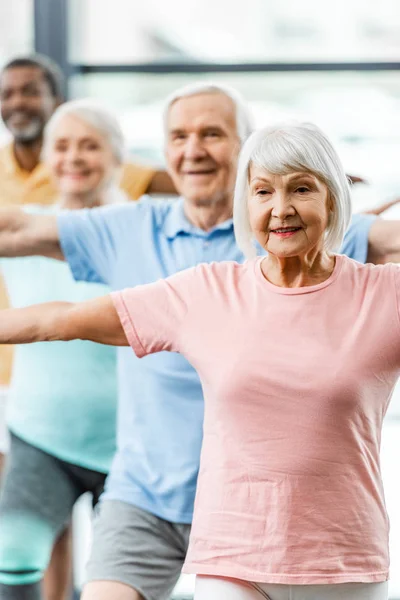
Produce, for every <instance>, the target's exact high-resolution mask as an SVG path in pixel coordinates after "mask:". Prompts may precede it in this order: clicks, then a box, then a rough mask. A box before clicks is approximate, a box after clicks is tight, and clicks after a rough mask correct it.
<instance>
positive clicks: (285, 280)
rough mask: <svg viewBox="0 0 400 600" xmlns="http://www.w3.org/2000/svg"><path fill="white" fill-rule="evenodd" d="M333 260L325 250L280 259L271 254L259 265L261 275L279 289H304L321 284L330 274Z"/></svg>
mask: <svg viewBox="0 0 400 600" xmlns="http://www.w3.org/2000/svg"><path fill="white" fill-rule="evenodd" d="M334 267H335V258H334V257H333V256H331V255H329V254H328V253H327V252H326V251H325V250H317V251H313V252H311V253H308V254H307V255H306V256H294V257H290V258H282V257H278V256H275V255H273V254H268V256H267V257H266V258H265V259H264V260H263V262H262V263H261V269H262V272H263V275H264V277H265V278H266V279H268V281H270V282H271V283H273V284H274V285H276V286H279V287H289V288H295V287H306V286H310V285H317V284H319V283H322V282H323V281H325V280H326V279H328V277H329V276H330V275H331V274H332V271H333V269H334Z"/></svg>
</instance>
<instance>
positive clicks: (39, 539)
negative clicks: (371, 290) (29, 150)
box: [0, 101, 127, 600]
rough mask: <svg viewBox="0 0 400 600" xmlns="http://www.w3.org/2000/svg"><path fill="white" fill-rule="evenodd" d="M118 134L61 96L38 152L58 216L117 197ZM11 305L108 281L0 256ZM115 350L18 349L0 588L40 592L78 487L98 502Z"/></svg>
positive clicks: (0, 499)
mask: <svg viewBox="0 0 400 600" xmlns="http://www.w3.org/2000/svg"><path fill="white" fill-rule="evenodd" d="M123 148H124V143H123V136H122V132H121V130H120V127H119V124H118V122H117V120H116V119H115V118H114V116H113V115H111V114H110V113H109V112H108V111H105V110H104V109H103V108H100V107H99V106H97V105H94V104H91V103H89V102H87V101H74V102H68V103H66V104H64V105H63V106H62V107H60V108H59V109H58V110H57V111H56V113H55V114H54V116H53V117H52V119H51V121H50V122H49V124H48V127H47V131H46V137H45V146H44V154H45V159H46V162H47V163H48V165H49V166H50V169H51V172H52V175H53V177H54V179H55V183H56V184H57V188H58V190H59V198H58V201H57V202H56V204H55V205H54V206H52V207H38V206H36V207H30V208H29V209H27V210H29V212H30V213H34V214H49V213H50V214H51V213H54V214H58V213H60V212H64V211H66V210H69V209H80V208H92V207H95V206H101V205H104V204H110V203H115V202H120V201H121V202H123V201H126V200H127V197H126V196H125V195H124V193H123V192H121V191H120V190H119V189H118V188H117V178H118V174H119V171H120V166H121V165H122V161H123ZM1 269H2V273H3V276H4V278H5V281H6V285H7V290H8V295H9V298H10V302H11V305H12V306H13V307H22V306H26V305H29V304H32V303H37V302H39V303H42V302H48V301H54V300H60V301H67V302H71V301H73V302H77V301H84V300H89V299H92V298H95V297H97V296H101V295H103V294H104V293H107V291H108V288H107V287H106V286H105V285H102V284H98V283H85V282H75V281H74V279H73V276H72V274H71V272H70V269H69V267H68V265H67V264H66V263H61V262H59V261H57V260H54V259H53V258H50V257H49V258H43V257H23V258H10V259H7V258H6V259H2V260H1ZM116 403H117V381H116V354H115V350H114V348H111V347H108V346H103V345H100V344H95V343H92V342H86V341H73V342H71V343H70V344H63V343H62V342H60V343H55V344H53V345H52V346H49V345H48V344H45V343H38V344H34V345H32V346H30V345H20V346H17V347H16V348H15V357H14V365H13V373H12V379H11V386H10V393H9V398H8V409H7V413H8V414H7V425H8V428H9V431H10V437H11V442H10V451H9V454H8V458H7V463H6V469H5V473H4V481H3V486H2V490H1V493H0V565H1V572H0V590H1V593H0V596H1V598H2V599H7V600H25V599H26V600H27V599H29V600H39V599H41V598H42V578H43V573H44V571H45V569H46V567H47V565H48V563H49V560H50V557H51V552H52V548H53V545H54V543H55V541H56V540H57V538H58V537H59V536H60V535H61V534H62V533H63V531H64V530H65V529H66V528H67V527H68V525H69V523H70V519H71V513H72V509H73V506H74V504H75V502H76V500H77V499H78V498H79V497H80V496H81V495H82V494H84V493H85V492H91V493H92V494H93V503H94V504H95V503H96V502H97V500H98V498H99V496H100V494H101V493H102V491H103V487H104V482H105V478H106V475H107V473H108V471H109V469H110V466H111V461H112V459H113V455H114V452H115V445H116V442H115V439H116V435H115V430H116Z"/></svg>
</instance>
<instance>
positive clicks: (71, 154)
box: [64, 144, 81, 163]
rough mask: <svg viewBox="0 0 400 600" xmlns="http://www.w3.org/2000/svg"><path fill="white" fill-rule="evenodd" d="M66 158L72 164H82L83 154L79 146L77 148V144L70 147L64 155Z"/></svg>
mask: <svg viewBox="0 0 400 600" xmlns="http://www.w3.org/2000/svg"><path fill="white" fill-rule="evenodd" d="M64 157H65V159H66V160H67V161H68V162H70V163H77V162H80V159H81V153H80V151H79V148H78V146H76V145H75V144H71V145H70V146H68V149H67V151H66V152H65V154H64Z"/></svg>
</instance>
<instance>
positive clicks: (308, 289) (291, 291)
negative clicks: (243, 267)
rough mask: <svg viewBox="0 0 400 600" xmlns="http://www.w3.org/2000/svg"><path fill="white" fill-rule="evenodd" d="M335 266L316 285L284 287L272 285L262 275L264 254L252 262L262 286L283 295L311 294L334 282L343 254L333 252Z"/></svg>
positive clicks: (341, 263)
mask: <svg viewBox="0 0 400 600" xmlns="http://www.w3.org/2000/svg"><path fill="white" fill-rule="evenodd" d="M334 256H335V266H334V268H333V271H332V273H331V274H330V275H329V277H328V278H327V279H325V281H322V282H321V283H317V284H316V285H306V286H303V287H294V288H286V287H280V286H278V285H274V284H273V283H271V282H270V281H268V279H266V278H265V277H264V275H263V272H262V270H261V263H262V261H263V260H264V259H265V256H259V257H258V258H257V259H256V260H255V262H254V268H255V273H256V277H257V279H258V280H259V282H260V283H261V284H262V285H263V286H264V288H266V289H268V290H269V291H271V292H273V293H274V294H284V295H287V296H289V295H292V296H293V295H298V294H311V293H313V292H318V291H319V290H322V289H324V288H326V287H327V286H328V285H331V284H332V283H334V281H336V279H337V278H338V276H339V273H340V271H341V269H342V265H343V256H341V255H339V254H335V255H334Z"/></svg>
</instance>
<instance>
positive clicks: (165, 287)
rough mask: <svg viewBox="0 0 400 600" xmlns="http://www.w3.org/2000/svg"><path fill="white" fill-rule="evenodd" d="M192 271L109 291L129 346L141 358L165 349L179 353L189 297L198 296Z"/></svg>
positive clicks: (196, 282)
mask: <svg viewBox="0 0 400 600" xmlns="http://www.w3.org/2000/svg"><path fill="white" fill-rule="evenodd" d="M195 273H196V268H192V269H187V270H185V271H181V272H180V273H177V274H175V275H172V276H171V277H168V278H167V279H161V280H159V281H156V282H155V283H150V284H148V285H139V286H137V287H135V288H129V289H125V290H123V291H121V292H113V293H112V295H111V296H112V299H113V302H114V306H115V308H116V310H117V313H118V316H119V318H120V321H121V324H122V326H123V328H124V331H125V334H126V337H127V339H128V342H129V345H130V346H131V347H132V348H133V350H134V352H135V354H136V355H137V356H138V357H139V358H142V357H143V356H146V355H148V354H153V353H155V352H161V351H163V350H167V351H169V352H180V349H181V346H180V340H181V338H182V332H183V331H184V328H185V322H186V319H187V317H188V312H189V311H188V309H189V303H190V300H189V299H190V298H196V297H198V296H197V295H196V290H195V289H194V287H195V286H196V285H197V284H198V281H197V277H196V276H195Z"/></svg>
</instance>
